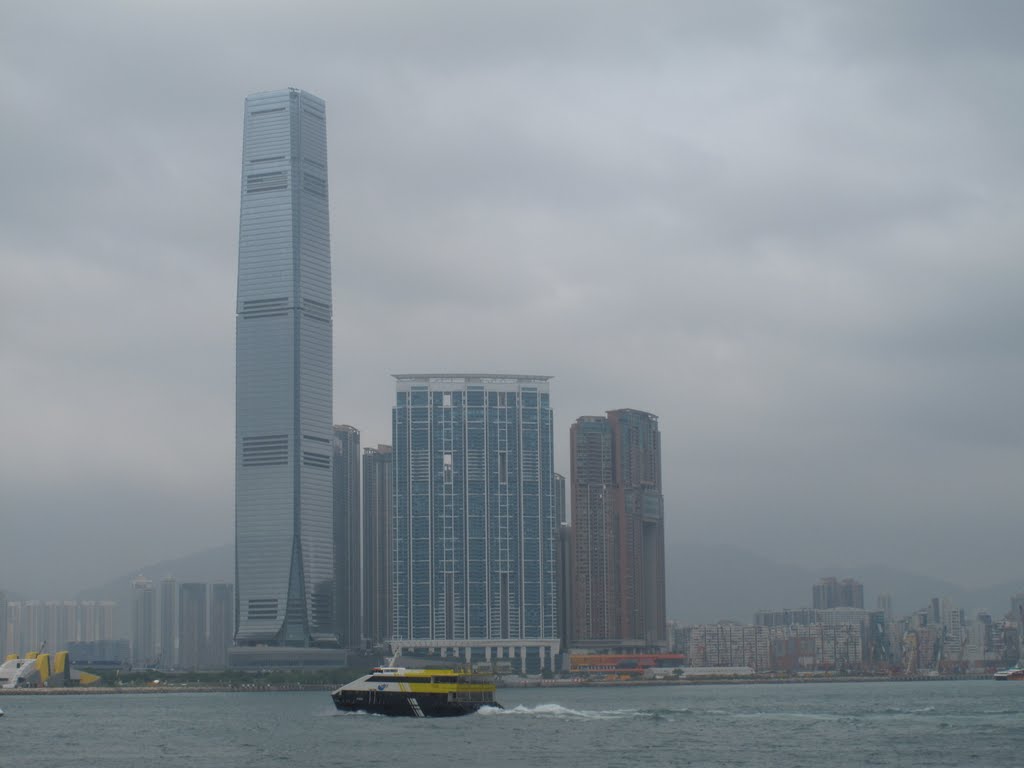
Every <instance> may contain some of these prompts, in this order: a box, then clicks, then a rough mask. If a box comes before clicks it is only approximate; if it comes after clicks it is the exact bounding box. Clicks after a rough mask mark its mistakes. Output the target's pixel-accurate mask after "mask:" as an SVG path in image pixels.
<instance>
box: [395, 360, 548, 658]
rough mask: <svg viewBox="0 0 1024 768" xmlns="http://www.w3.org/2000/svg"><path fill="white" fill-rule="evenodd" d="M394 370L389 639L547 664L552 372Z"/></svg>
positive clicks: (404, 645)
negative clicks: (416, 372)
mask: <svg viewBox="0 0 1024 768" xmlns="http://www.w3.org/2000/svg"><path fill="white" fill-rule="evenodd" d="M395 378H396V379H397V390H398V391H397V400H396V405H395V408H394V410H393V412H392V426H393V439H394V443H393V447H394V495H393V500H394V509H393V538H394V542H393V563H392V575H393V584H392V593H393V596H394V604H393V605H392V618H393V622H392V634H393V637H392V645H393V646H394V647H395V649H396V650H401V651H403V652H404V651H408V650H415V651H425V652H430V653H440V654H442V655H449V654H450V655H458V656H461V657H463V658H464V659H465V660H466V661H490V662H494V663H495V664H498V665H499V666H500V665H508V666H510V667H511V668H513V669H516V670H522V671H537V670H539V669H541V668H544V667H548V668H552V665H553V659H554V654H555V653H557V651H558V646H559V640H558V615H557V605H556V595H557V573H556V567H555V563H556V555H557V553H556V547H557V543H558V521H557V519H556V518H555V509H554V468H553V458H552V428H551V404H550V400H549V393H548V379H549V378H550V377H547V376H503V375H477V374H452V375H398V376H396V377H395Z"/></svg>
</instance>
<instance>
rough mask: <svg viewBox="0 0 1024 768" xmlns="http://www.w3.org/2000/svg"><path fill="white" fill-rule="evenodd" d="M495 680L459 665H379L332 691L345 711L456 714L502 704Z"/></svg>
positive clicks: (336, 702)
mask: <svg viewBox="0 0 1024 768" xmlns="http://www.w3.org/2000/svg"><path fill="white" fill-rule="evenodd" d="M494 691H495V685H494V680H493V678H491V677H490V676H489V675H477V674H473V673H471V672H466V671H460V670H456V669H407V668H405V667H376V668H375V669H374V670H373V671H372V672H370V674H368V675H364V676H363V677H360V678H359V679H358V680H353V681H352V682H351V683H347V684H345V685H343V686H341V688H338V689H337V690H336V691H333V692H332V693H331V698H332V699H333V700H334V706H336V707H337V708H338V709H340V710H342V711H345V712H369V713H371V714H377V715H399V716H406V717H455V716H458V715H468V714H471V713H473V712H476V711H477V710H478V709H480V707H498V708H500V707H501V705H500V704H498V703H497V702H496V701H495V700H494Z"/></svg>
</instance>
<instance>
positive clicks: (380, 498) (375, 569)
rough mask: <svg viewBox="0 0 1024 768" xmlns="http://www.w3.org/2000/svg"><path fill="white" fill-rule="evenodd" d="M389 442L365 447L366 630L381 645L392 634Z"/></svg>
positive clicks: (373, 642) (364, 583)
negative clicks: (373, 446) (374, 446)
mask: <svg viewBox="0 0 1024 768" xmlns="http://www.w3.org/2000/svg"><path fill="white" fill-rule="evenodd" d="M393 459H394V454H393V453H392V451H391V446H390V445H378V446H377V447H376V448H364V449H363V633H364V635H365V637H366V640H367V642H369V643H370V644H371V645H372V646H379V645H382V644H383V643H385V642H386V641H387V640H389V639H390V638H391V488H392V482H393V478H394V472H393V469H394V460H393Z"/></svg>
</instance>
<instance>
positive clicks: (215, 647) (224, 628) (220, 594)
mask: <svg viewBox="0 0 1024 768" xmlns="http://www.w3.org/2000/svg"><path fill="white" fill-rule="evenodd" d="M234 606H235V587H234V585H233V584H224V583H222V582H218V583H216V584H211V585H210V625H209V632H208V635H207V642H206V662H205V666H207V667H209V668H210V669H224V668H225V667H227V665H228V646H230V645H231V636H232V634H233V633H234V626H235V613H234Z"/></svg>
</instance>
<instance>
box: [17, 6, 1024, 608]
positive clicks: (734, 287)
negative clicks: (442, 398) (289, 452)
mask: <svg viewBox="0 0 1024 768" xmlns="http://www.w3.org/2000/svg"><path fill="white" fill-rule="evenodd" d="M58 10H59V13H58V12H57V11H58ZM1021 15H1022V11H1021V9H1020V8H1019V6H1018V4H1016V3H995V2H992V3H986V4H984V6H979V7H977V8H975V7H970V8H967V7H965V6H962V4H957V3H952V2H949V3H946V2H938V3H936V2H928V3H921V2H909V3H900V4H899V5H896V6H893V5H892V4H888V3H870V2H869V3H858V4H847V5H830V6H824V5H822V4H819V3H767V2H766V3H759V2H750V3H744V4H728V5H716V4H706V3H674V2H673V3H670V2H665V3H659V2H644V3H636V4H630V5H629V6H624V5H622V4H619V3H591V2H559V3H507V4H506V3H500V4H484V5H482V4H478V3H464V2H456V1H455V0H451V1H450V2H435V3H429V4H421V3H402V2H385V3H356V2H352V3H345V4H334V3H308V4H298V5H295V6H289V7H288V8H287V9H284V8H282V7H278V6H276V5H275V4H270V3H225V4H218V5H216V6H212V7H208V6H207V5H204V4H189V3H175V4H166V5H156V6H152V5H146V6H140V5H137V4H125V3H91V4H87V5H86V4H68V5H67V6H66V7H61V8H59V9H57V8H55V7H51V6H39V5H37V4H29V3H21V4H14V5H11V6H9V7H8V8H7V9H5V12H4V23H3V24H2V25H0V95H2V96H3V101H4V104H5V108H4V110H3V112H2V113H0V131H2V137H3V139H4V140H3V142H0V161H2V167H3V169H4V183H3V184H0V232H2V233H3V235H2V237H0V271H2V281H0V402H3V403H4V407H3V420H2V429H3V433H4V440H3V441H2V442H0V489H2V490H0V517H2V522H3V524H4V526H5V531H6V530H9V531H11V532H12V535H7V534H6V532H5V535H3V536H2V537H0V585H2V586H6V587H9V588H13V589H18V590H21V591H26V592H31V591H32V589H33V585H42V586H40V588H43V587H44V586H45V589H48V590H49V591H50V593H52V594H55V595H60V594H67V593H69V592H70V591H71V586H69V585H78V586H82V584H81V583H80V582H82V581H83V580H86V579H88V580H90V581H93V582H94V581H101V580H103V579H104V578H106V577H108V576H110V575H112V574H113V573H117V572H119V571H122V570H124V569H125V568H129V567H132V566H133V565H134V564H136V563H139V564H141V563H143V562H146V561H149V560H154V559H159V558H162V557H166V556H173V555H177V554H182V553H184V552H188V551H191V550H192V549H198V548H201V547H202V546H206V545H207V544H210V543H214V544H215V543H220V542H221V541H224V540H228V539H229V538H230V536H231V527H232V483H233V464H232V462H233V446H232V440H233V437H232V430H233V333H234V328H233V320H234V317H233V315H234V306H233V300H234V271H235V259H236V254H237V242H236V241H237V221H238V188H239V182H238V179H239V158H240V143H241V116H242V100H243V98H244V96H245V95H246V94H247V93H250V92H253V91H257V90H267V89H272V88H279V87H283V86H287V85H295V86H299V87H303V88H307V89H309V90H311V91H313V92H314V93H317V94H318V95H320V96H321V97H323V98H325V99H326V101H327V106H328V120H329V122H328V125H329V152H330V166H331V179H330V182H331V207H332V240H333V252H334V270H335V274H334V295H335V420H336V421H338V422H347V423H351V424H354V425H356V426H358V427H360V428H361V429H362V430H363V440H364V443H365V444H374V443H377V442H388V441H389V440H390V437H389V435H390V426H389V420H390V410H389V409H390V404H391V400H392V397H393V395H392V393H393V384H392V380H391V379H390V376H389V374H390V373H393V372H401V371H418V370H452V369H459V370H467V369H474V370H488V369H494V370H501V371H522V372H533V373H545V374H552V375H554V376H555V377H556V378H555V380H554V398H555V400H554V403H555V408H556V413H557V419H558V420H557V427H556V428H557V430H558V432H557V435H556V437H557V440H558V444H559V449H558V450H559V459H558V465H559V469H560V470H561V471H563V472H568V467H567V460H566V452H567V447H568V440H567V434H568V425H569V424H570V423H571V421H572V420H573V419H574V418H576V417H577V416H579V415H583V414H585V413H600V412H603V411H604V410H607V409H610V408H616V407H637V408H644V409H647V410H650V411H653V412H655V413H658V414H659V415H660V417H661V425H662V430H663V435H664V454H665V455H664V460H665V473H666V497H667V506H668V509H669V510H670V514H671V519H670V521H669V537H670V539H671V540H672V541H673V542H678V541H683V540H686V539H694V538H698V539H706V540H708V541H713V540H728V541H730V542H731V543H733V544H736V545H739V546H743V547H748V548H757V549H759V550H760V552H761V553H762V554H763V555H766V556H770V557H774V558H777V559H780V560H786V561H789V562H794V563H800V564H804V565H816V564H819V563H825V562H829V561H836V560H842V561H843V562H844V563H846V564H851V565H856V564H858V563H860V564H862V565H863V566H864V567H865V568H866V567H867V566H868V565H869V564H870V563H872V562H879V561H881V560H886V561H889V562H892V563H897V564H899V565H902V566H904V567H910V568H916V569H918V570H921V571H925V572H930V573H933V574H936V575H939V576H945V577H948V578H950V579H952V580H957V579H962V580H965V581H968V582H974V583H978V582H981V581H985V580H996V579H999V578H1006V577H1009V576H1010V575H1015V573H1016V572H1015V570H1014V566H1013V563H1014V562H1016V559H1017V556H1018V554H1019V553H1018V552H1017V549H1016V547H1015V545H1014V539H1015V538H1016V537H1015V536H1014V535H1013V534H1014V533H1015V532H1016V528H1015V526H1017V525H1019V523H1018V519H1019V512H1020V505H1021V502H1022V499H1024V482H1022V481H1021V480H1020V479H1019V475H1020V474H1021V473H1020V472H1019V468H1020V466H1021V461H1022V458H1024V417H1022V416H1021V409H1020V408H1019V407H1018V401H1019V396H1020V395H1019V393H1020V392H1021V390H1022V384H1024V355H1022V351H1021V345H1020V343H1019V341H1018V339H1017V335H1018V332H1019V329H1020V328H1021V327H1024V316H1022V315H1024V310H1022V307H1024V300H1022V299H1024V297H1022V295H1021V294H1022V286H1024V279H1022V278H1024V274H1022V272H1024V266H1022V262H1021V259H1020V244H1021V242H1022V241H1024V237H1022V235H1024V227H1022V225H1021V224H1020V223H1019V217H1018V216H1017V212H1018V211H1019V210H1020V209H1021V204H1022V202H1024V200H1022V197H1024V195H1022V186H1021V174H1020V168H1021V167H1022V160H1024V158H1022V145H1021V142H1020V139H1019V137H1020V136H1021V135H1024V130H1022V128H1024V126H1022V122H1024V120H1022V107H1021V104H1022V103H1024V102H1022V101H1021V99H1020V98H1019V90H1020V85H1019V84H1020V77H1019V72H1020V71H1021V66H1022V53H1021V51H1020V49H1019V45H1018V44H1017V40H1016V38H1015V37H1014V33H1013V31H1014V30H1016V29H1019V28H1020V22H1021ZM40 530H42V531H47V532H50V533H48V534H47V536H46V540H47V546H46V547H45V552H46V553H47V555H46V556H45V557H40V556H39V554H38V553H39V550H35V551H33V548H29V547H25V546H24V545H23V543H21V542H24V541H25V539H26V538H31V537H32V536H33V535H37V534H35V533H34V532H36V531H40ZM83 545H87V546H83ZM83 552H84V553H85V554H82V553H83ZM981 553H984V555H982V554H981ZM685 588H686V585H681V584H679V585H674V586H673V589H677V590H683V589H685Z"/></svg>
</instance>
